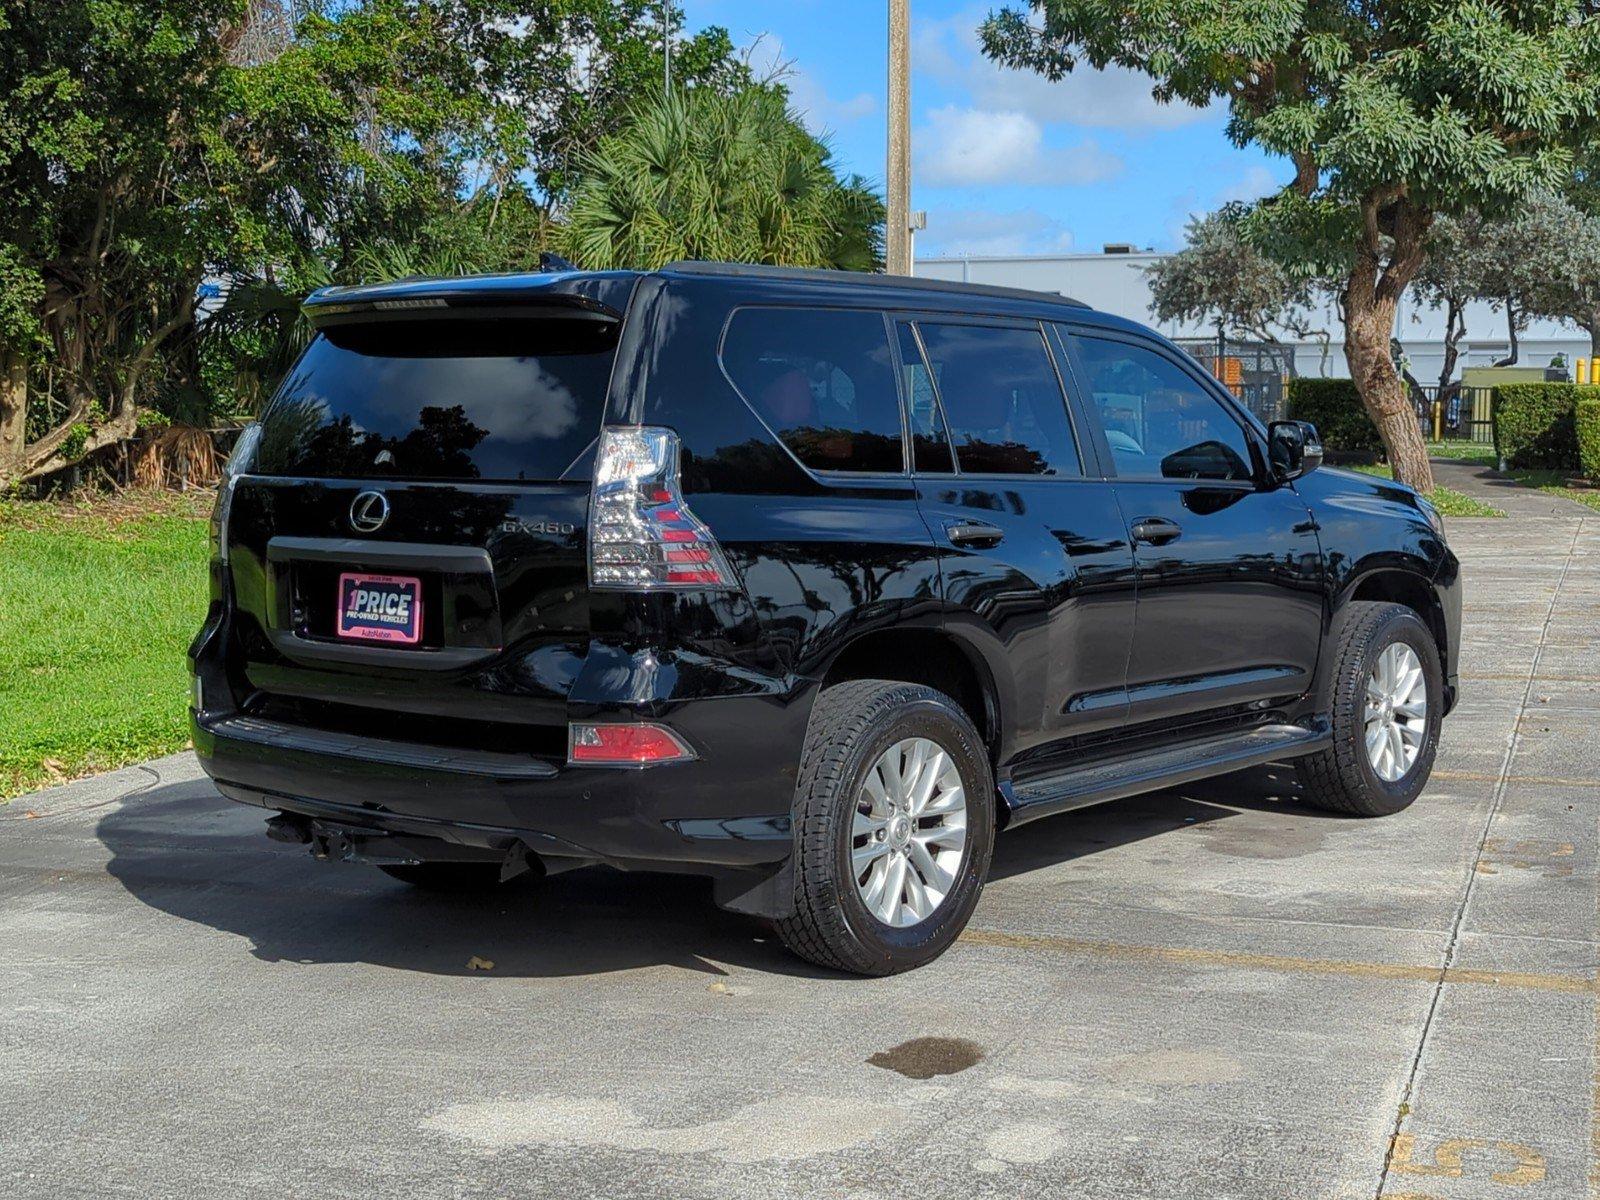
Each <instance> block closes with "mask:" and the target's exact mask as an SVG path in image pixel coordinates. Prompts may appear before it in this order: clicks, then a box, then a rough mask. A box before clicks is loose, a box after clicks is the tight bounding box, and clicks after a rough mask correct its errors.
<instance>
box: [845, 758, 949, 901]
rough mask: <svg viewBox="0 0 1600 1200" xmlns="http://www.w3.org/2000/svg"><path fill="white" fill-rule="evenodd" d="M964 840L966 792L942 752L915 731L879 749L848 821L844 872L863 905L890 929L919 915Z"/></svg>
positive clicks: (943, 893) (941, 891) (940, 895)
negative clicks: (848, 865) (847, 860)
mask: <svg viewBox="0 0 1600 1200" xmlns="http://www.w3.org/2000/svg"><path fill="white" fill-rule="evenodd" d="M966 844H967V796H966V791H965V790H964V789H963V787H962V784H961V775H960V773H959V772H958V771H957V770H956V765H955V762H954V760H953V759H952V758H951V757H950V755H948V754H946V753H945V751H944V750H943V749H942V748H941V747H940V746H939V744H938V743H937V742H933V741H930V740H929V739H928V738H921V737H916V738H905V739H904V740H902V741H899V742H896V743H895V744H894V745H893V746H890V747H889V748H888V749H887V750H885V751H884V752H883V754H881V755H880V756H879V757H878V761H877V762H875V763H874V764H873V765H872V768H871V770H869V771H868V772H867V777H866V780H865V781H864V782H863V783H862V785H861V790H860V792H859V793H858V794H857V796H856V811H855V817H854V821H853V823H852V826H851V838H850V863H851V874H852V875H853V876H854V877H855V881H856V890H857V891H858V892H859V893H860V895H861V900H862V902H863V903H864V904H865V905H866V906H867V910H868V911H869V912H871V913H872V914H873V916H875V917H877V918H878V920H880V921H882V922H883V923H884V924H885V925H889V926H893V927H896V928H904V927H905V926H908V925H915V924H917V923H918V922H920V921H925V920H927V918H928V917H929V916H931V915H932V914H933V911H934V910H935V909H936V908H938V907H939V905H941V904H942V903H944V900H945V897H947V896H948V895H949V894H950V891H951V889H952V888H953V887H954V886H955V882H956V878H957V876H958V875H959V873H960V870H961V859H962V855H963V853H964V851H965V848H966Z"/></svg>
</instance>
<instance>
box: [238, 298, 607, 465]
mask: <svg viewBox="0 0 1600 1200" xmlns="http://www.w3.org/2000/svg"><path fill="white" fill-rule="evenodd" d="M617 328H618V327H617V325H616V324H615V323H613V322H599V321H587V320H575V319H571V318H556V317H551V318H542V317H541V318H534V319H510V320H499V321H484V320H470V319H459V320H458V319H441V320H434V321H427V322H422V321H416V322H405V321H402V322H382V321H379V322H372V323H369V324H356V325H344V326H334V327H332V328H329V329H326V330H324V331H323V332H322V333H321V334H319V335H318V336H317V338H316V340H314V341H313V342H312V343H311V345H310V347H309V348H308V349H307V350H306V352H305V354H304V355H303V356H302V357H301V359H300V361H299V362H298V363H296V364H295V366H294V369H293V370H291V371H290V372H289V374H288V376H287V377H286V378H285V379H284V381H283V384H282V385H281V386H280V388H279V389H278V393H277V395H276V396H275V397H274V399H273V401H272V403H271V405H270V406H269V407H268V409H267V411H266V414H265V415H264V416H263V418H262V422H261V444H260V449H259V451H258V458H257V462H258V464H259V466H258V468H257V469H258V470H260V471H261V472H263V473H265V474H271V475H303V476H311V477H317V478H332V479H437V480H457V479H483V480H503V481H516V480H556V479H563V478H572V477H574V472H575V471H577V472H580V473H581V470H582V468H583V466H584V464H585V463H586V462H587V461H588V452H589V449H590V447H591V445H592V444H593V442H594V440H595V438H596V437H597V436H598V434H599V430H600V420H601V413H602V410H603V408H604V406H605V397H606V388H607V385H608V383H609V380H610V377H611V363H612V359H613V358H614V357H615V354H616V341H617Z"/></svg>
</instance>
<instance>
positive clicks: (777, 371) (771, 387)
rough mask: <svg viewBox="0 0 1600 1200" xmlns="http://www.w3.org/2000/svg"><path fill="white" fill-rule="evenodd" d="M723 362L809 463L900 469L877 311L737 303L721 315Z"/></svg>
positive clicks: (888, 362)
mask: <svg viewBox="0 0 1600 1200" xmlns="http://www.w3.org/2000/svg"><path fill="white" fill-rule="evenodd" d="M722 364H723V366H724V368H725V369H726V370H727V372H728V377H729V378H730V379H732V380H733V384H734V386H735V387H737V388H738V389H739V392H740V394H741V395H743V396H744V398H745V400H746V402H748V403H749V404H750V406H751V407H752V408H754V409H755V411H756V412H757V413H758V414H760V416H761V419H762V420H763V421H765V422H766V423H767V424H768V425H769V426H770V427H771V428H772V430H773V432H775V433H776V434H777V435H778V436H779V437H780V438H782V439H783V442H784V444H785V445H786V446H788V447H789V449H790V450H792V451H794V453H795V457H797V458H798V459H799V460H800V461H801V462H803V463H805V464H806V466H808V467H811V468H812V469H813V470H818V471H887V472H893V473H895V474H899V473H900V472H901V471H903V470H904V469H905V464H904V459H903V457H902V453H901V437H900V398H899V395H898V393H897V392H896V390H895V381H894V356H893V355H892V354H891V352H890V349H889V335H888V332H887V330H886V328H885V326H884V320H883V316H882V314H881V313H876V312H856V311H848V310H833V309H806V308H741V309H739V310H738V311H737V312H735V313H734V315H733V319H732V321H731V322H729V324H728V333H727V336H726V337H725V338H724V339H723V345H722Z"/></svg>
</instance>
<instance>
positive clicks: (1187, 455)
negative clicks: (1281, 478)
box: [1077, 337, 1254, 479]
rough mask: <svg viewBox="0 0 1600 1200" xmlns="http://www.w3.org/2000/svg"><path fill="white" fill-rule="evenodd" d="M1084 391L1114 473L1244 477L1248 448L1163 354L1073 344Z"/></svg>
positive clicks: (1082, 341)
mask: <svg viewBox="0 0 1600 1200" xmlns="http://www.w3.org/2000/svg"><path fill="white" fill-rule="evenodd" d="M1077 344H1078V355H1079V357H1080V359H1081V360H1082V362H1083V368H1084V374H1085V376H1086V378H1085V379H1084V380H1083V388H1084V390H1085V391H1086V392H1088V393H1089V395H1090V397H1091V399H1092V400H1093V403H1094V407H1095V410H1096V411H1097V412H1098V413H1099V414H1100V421H1101V424H1102V425H1103V426H1104V428H1105V434H1106V441H1107V442H1109V443H1110V445H1111V456H1112V458H1113V459H1115V460H1116V464H1117V474H1119V475H1128V476H1164V477H1166V478H1170V479H1250V478H1252V477H1253V475H1254V472H1253V471H1252V470H1251V468H1250V444H1249V442H1248V441H1247V440H1246V439H1245V434H1244V430H1242V429H1241V428H1240V427H1239V423H1238V422H1237V421H1235V420H1234V419H1233V417H1231V416H1230V415H1229V414H1228V412H1227V410H1226V409H1225V408H1224V407H1223V406H1222V403H1221V401H1219V400H1218V399H1217V398H1216V397H1215V396H1212V395H1210V394H1209V393H1207V392H1206V391H1205V389H1204V388H1202V387H1201V386H1200V384H1199V383H1198V382H1196V381H1195V380H1194V379H1193V378H1191V377H1190V376H1189V375H1188V374H1187V373H1186V372H1184V371H1183V370H1182V369H1181V368H1180V367H1179V366H1178V365H1177V364H1176V363H1174V362H1172V361H1171V360H1170V359H1168V358H1167V357H1166V356H1164V355H1161V354H1158V353H1156V352H1155V351H1154V350H1147V349H1145V348H1143V347H1141V346H1133V345H1130V344H1128V343H1127V342H1114V341H1110V340H1108V339H1105V338H1093V337H1079V338H1077Z"/></svg>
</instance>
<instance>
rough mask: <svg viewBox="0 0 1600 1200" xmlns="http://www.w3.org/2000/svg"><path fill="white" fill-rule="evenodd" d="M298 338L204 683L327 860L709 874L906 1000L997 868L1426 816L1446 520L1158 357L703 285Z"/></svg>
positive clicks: (1136, 336) (474, 297)
mask: <svg viewBox="0 0 1600 1200" xmlns="http://www.w3.org/2000/svg"><path fill="white" fill-rule="evenodd" d="M306 312H307V314H308V316H309V318H310V320H311V322H312V323H313V324H314V325H315V327H316V330H317V334H316V337H315V339H314V340H313V341H312V343H311V345H310V347H309V348H308V349H307V350H306V352H305V354H304V356H303V357H302V358H301V359H300V361H299V362H298V364H297V365H296V366H295V367H294V369H293V370H292V371H290V372H289V374H288V377H287V378H286V379H285V380H284V382H283V384H282V386H281V388H280V389H279V390H278V393H277V395H276V396H275V398H274V399H273V400H272V402H271V404H270V406H269V407H268V408H267V410H266V411H265V413H264V415H263V417H262V419H261V421H260V424H259V425H258V426H255V427H252V429H251V430H249V431H248V432H247V434H246V436H245V437H244V438H243V439H242V440H241V444H240V446H239V448H238V449H237V450H236V452H235V454H234V457H233V461H232V463H231V464H230V468H229V478H228V480H227V482H226V484H225V486H224V488H223V490H222V493H221V496H220V499H219V502H218V505H217V513H216V519H215V525H216V529H215V543H214V555H213V561H212V564H211V606H210V612H209V615H208V616H207V619H206V623H205V627H204V628H203V629H202V630H201V632H200V634H199V636H198V637H197V639H196V640H195V643H194V646H193V648H192V650H191V652H190V655H191V658H192V662H193V671H194V693H193V701H192V703H193V726H194V742H195V746H196V748H197V750H198V751H199V755H200V759H201V762H202V763H203V764H204V765H205V768H206V770H207V771H208V772H209V773H210V774H211V776H212V777H213V778H214V779H215V780H216V783H217V786H218V787H219V788H220V789H221V790H222V792H223V793H224V794H225V795H227V796H229V797H231V798H233V799H235V800H239V801H243V802H245V803H247V804H253V805H258V806H260V807H262V808H265V809H267V810H269V811H271V812H273V813H274V814H276V815H274V816H273V817H271V819H270V820H269V822H268V824H269V830H268V832H269V833H270V834H271V835H272V836H274V837H276V838H278V839H280V840H282V841H287V842H294V843H299V844H302V845H308V846H309V847H310V848H311V850H312V852H313V853H314V854H316V855H317V856H318V857H322V858H331V859H346V860H359V861H366V862H371V863H374V864H376V865H377V866H379V867H380V868H381V869H382V870H384V871H386V872H388V873H389V874H390V875H393V876H396V877H398V878H400V879H403V880H407V881H409V882H411V883H415V884H419V885H424V886H462V885H472V884H475V883H483V884H487V885H493V884H494V883H496V882H498V881H501V880H504V879H508V878H510V877H511V876H513V875H516V874H518V873H519V872H521V871H523V870H527V869H532V870H534V871H556V870H560V869H565V868H570V867H574V866H581V865H586V864H592V863H606V864H610V865H613V866H617V867H623V868H629V869H646V870H671V871H687V872H692V873H697V874H703V875H708V876H710V877H711V878H712V879H713V881H714V894H715V897H716V900H717V902H718V903H719V904H721V905H723V906H724V907H727V908H730V909H733V910H736V911H739V912H745V913H752V914H757V915H760V916H763V917H766V918H769V919H771V920H772V921H773V922H774V923H775V925H776V927H777V930H778V932H779V933H780V934H781V935H782V937H783V939H784V941H785V942H787V943H788V945H789V946H791V947H792V948H793V949H794V950H796V951H798V952H799V953H800V954H802V955H804V956H805V957H807V958H809V959H812V960H813V961H815V962H818V963H821V964H825V965H827V966H830V967H835V968H841V969H844V970H847V971H854V972H862V973H868V974H882V973H888V972H893V971H898V970H903V969H905V968H907V967H912V966H916V965H918V964H921V963H924V962H927V961H928V960H929V959H931V958H933V957H934V956H936V955H937V954H939V953H940V952H941V951H943V950H944V949H945V947H947V946H948V945H949V944H950V943H951V941H952V940H954V939H955V937H956V936H957V935H958V934H959V933H960V931H961V929H962V927H963V926H964V925H965V924H966V922H967V919H968V917H969V916H970V915H971V913H972V910H973V907H974V905H975V904H976V903H977V900H978V895H979V892H980V890H981V889H982V887H983V882H984V877H985V874H986V872H987V870H988V867H989V858H990V850H991V847H992V845H993V839H994V835H995V832H996V831H997V830H1000V829H1005V828H1008V827H1011V826H1016V825H1021V824H1023V823H1025V822H1027V821H1031V820H1033V819H1034V818H1036V817H1043V816H1049V815H1050V814H1053V813H1060V812H1064V811H1066V810H1068V809H1072V808H1077V807H1080V806H1082V805H1086V804H1093V803H1096V802H1099V801H1102V800H1109V799H1113V798H1116V797H1121V796H1127V795H1130V794H1133V793H1136V792H1143V791H1148V790H1151V789H1155V788H1164V787H1170V786H1174V785H1178V784H1183V783H1185V782H1188V781H1191V780H1194V779H1197V778H1200V777H1202V776H1208V775H1215V774H1219V773H1222V772H1227V771H1234V770H1237V769H1239V768H1243V767H1249V766H1253V765H1259V764H1262V763H1267V762H1270V761H1278V760H1286V759H1294V760H1296V763H1297V766H1298V773H1299V778H1300V782H1301V788H1302V795H1303V798H1304V800H1305V801H1307V802H1308V803H1311V804H1315V805H1319V806H1322V807H1326V808H1331V809H1337V810H1339V811H1341V812H1347V813H1353V814H1359V815H1369V816H1370V815H1378V814H1383V813H1392V812H1395V811H1397V810H1399V809H1401V808H1404V807H1405V806H1406V805H1408V804H1410V803H1411V801H1412V800H1413V799H1415V797H1416V796H1417V794H1418V792H1419V791H1420V790H1421V789H1422V786H1423V784H1424V782H1425V781H1426V780H1427V777H1428V773H1429V771H1430V769H1431V767H1432V764H1433V760H1434V753H1435V748H1436V745H1437V742H1438V736H1439V723H1440V719H1441V717H1443V716H1444V714H1445V713H1446V712H1448V711H1449V709H1450V707H1451V705H1452V704H1453V703H1454V701H1455V695H1456V658H1457V648H1458V645H1459V641H1460V639H1459V636H1458V632H1459V626H1460V593H1459V582H1458V564H1457V561H1456V558H1455V556H1454V555H1453V554H1452V553H1451V551H1450V549H1449V547H1448V546H1447V545H1446V544H1445V538H1444V531H1443V527H1442V524H1441V522H1440V519H1439V515H1438V513H1437V512H1435V511H1434V509H1433V508H1432V507H1431V506H1430V505H1429V504H1428V503H1427V501H1426V500H1424V499H1421V498H1419V497H1418V496H1417V495H1416V494H1415V493H1414V492H1412V491H1411V490H1409V489H1408V488H1405V487H1400V486H1397V485H1395V484H1392V483H1388V482H1386V481H1382V480H1379V479H1376V478H1372V477H1369V476H1365V475H1355V474H1347V473H1345V472H1342V471H1336V470H1332V469H1325V470H1320V471H1315V473H1313V469H1314V468H1316V467H1317V466H1318V464H1319V463H1320V461H1321V457H1322V451H1321V447H1320V445H1319V443H1318V441H1317V437H1316V431H1315V430H1314V429H1313V428H1311V427H1310V426H1308V425H1305V424H1302V423H1297V422H1283V421H1280V422H1276V423H1274V424H1273V425H1271V426H1270V427H1269V426H1264V425H1262V424H1261V423H1260V422H1259V421H1258V420H1256V419H1255V418H1254V417H1253V416H1252V415H1251V414H1250V413H1249V412H1247V411H1246V410H1245V409H1244V408H1243V407H1241V406H1240V405H1239V404H1238V403H1237V402H1236V401H1235V400H1234V399H1233V397H1232V396H1231V395H1229V393H1228V392H1227V391H1225V390H1224V389H1223V388H1222V387H1220V386H1219V385H1218V384H1217V383H1216V382H1215V381H1214V380H1213V378H1212V377H1211V376H1210V375H1209V374H1208V373H1207V372H1206V371H1205V370H1203V369H1202V368H1201V367H1200V365H1199V364H1197V363H1196V362H1194V361H1193V360H1191V359H1190V358H1189V357H1188V356H1187V355H1185V354H1184V353H1182V352H1181V351H1179V350H1177V349H1175V348H1174V347H1173V346H1172V345H1171V344H1170V343H1169V342H1167V341H1165V340H1164V339H1162V338H1160V337H1158V336H1157V335H1155V334H1153V333H1151V332H1150V331H1149V330H1147V329H1145V328H1143V327H1141V326H1139V325H1137V324H1135V323H1133V322H1131V321H1126V320H1122V319H1119V318H1117V317H1114V316H1109V315H1106V314H1104V313H1099V312H1095V311H1092V310H1091V309H1089V308H1086V307H1084V306H1083V305H1080V304H1077V303H1074V302H1073V301H1071V300H1066V299H1062V298H1060V297H1056V296H1048V295H1043V294H1039V293H1034V292H1024V291H1017V290H1010V289H1002V288H992V287H976V286H966V285H960V284H953V283H941V282H932V281H927V280H919V279H905V278H888V277H882V276H867V275H852V274H844V273H835V272H821V271H799V270H785V269H778V268H766V267H743V266H721V265H713V264H707V263H679V264H676V265H674V266H671V267H668V268H665V269H663V270H660V271H655V272H651V273H633V272H597V273H589V272H560V273H550V274H532V275H506V276H496V277H486V278H474V279H456V280H413V281H403V282H399V283H394V284H386V285H382V286H374V287H361V288H339V289H332V290H328V291H323V292H320V293H318V294H317V295H315V296H313V297H312V298H311V299H310V300H309V301H308V302H307V305H306Z"/></svg>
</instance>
